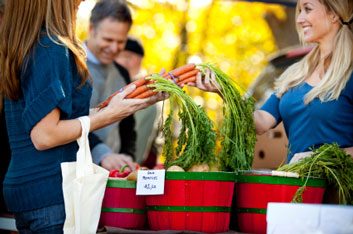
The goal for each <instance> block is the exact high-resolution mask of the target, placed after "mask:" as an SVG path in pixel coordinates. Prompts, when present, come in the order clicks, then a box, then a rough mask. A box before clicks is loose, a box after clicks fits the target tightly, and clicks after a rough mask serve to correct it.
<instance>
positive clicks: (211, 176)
mask: <svg viewBox="0 0 353 234" xmlns="http://www.w3.org/2000/svg"><path fill="white" fill-rule="evenodd" d="M165 179H166V180H208V181H209V180H211V181H230V182H235V179H236V173H234V172H224V171H215V172H213V171H210V172H184V171H166V174H165Z"/></svg>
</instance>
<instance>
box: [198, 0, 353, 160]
mask: <svg viewBox="0 0 353 234" xmlns="http://www.w3.org/2000/svg"><path fill="white" fill-rule="evenodd" d="M296 12H297V16H296V24H297V31H298V33H299V36H300V38H301V39H302V41H303V42H304V43H313V44H314V45H315V47H314V49H313V50H312V51H311V52H310V53H309V54H308V55H307V56H306V57H304V58H303V59H302V60H301V61H299V62H298V63H296V64H294V65H292V66H291V67H289V68H288V69H287V70H286V71H285V72H284V73H283V74H282V75H281V77H279V79H278V80H277V81H276V82H275V90H276V92H275V93H273V94H272V96H271V97H270V98H269V99H268V100H267V101H266V103H265V104H264V105H263V106H262V108H261V109H260V110H257V111H255V113H254V121H255V125H256V131H257V133H258V134H262V133H264V132H266V131H268V130H269V129H271V128H274V127H275V126H276V125H277V124H279V123H280V122H281V121H283V124H284V127H285V130H286V133H287V136H288V140H289V154H288V161H291V162H294V161H297V160H299V159H300V158H302V157H306V156H309V155H310V153H311V152H310V149H311V148H312V147H314V148H315V147H319V146H321V145H322V144H324V143H334V142H336V143H338V144H339V145H340V146H341V147H342V148H344V149H345V150H346V151H347V152H348V153H349V154H351V155H353V78H352V77H353V75H352V71H353V31H352V28H353V1H352V0H298V3H297V8H296ZM213 80H214V75H213V74H210V73H209V74H207V75H206V79H204V80H202V79H201V76H200V75H199V76H198V79H197V84H196V85H197V86H198V87H199V88H201V89H204V90H208V91H215V90H216V88H215V85H213V84H214V83H213V82H212V81H213Z"/></svg>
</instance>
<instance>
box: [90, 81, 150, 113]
mask: <svg viewBox="0 0 353 234" xmlns="http://www.w3.org/2000/svg"><path fill="white" fill-rule="evenodd" d="M146 82H147V80H146V79H145V78H141V79H138V80H135V81H134V82H131V83H130V84H128V85H126V86H125V87H123V88H122V89H119V90H118V91H116V92H114V93H113V94H112V95H110V96H109V97H108V98H107V99H105V100H104V101H103V102H101V103H99V104H98V106H97V108H98V110H100V109H102V108H104V107H106V106H108V104H109V102H110V101H111V100H112V98H113V97H114V96H115V95H117V94H118V93H120V92H121V91H122V90H124V89H126V88H127V87H128V86H129V85H132V84H134V85H136V89H137V87H140V86H141V85H144V84H145V83H146ZM134 91H135V90H134ZM134 91H133V92H134Z"/></svg>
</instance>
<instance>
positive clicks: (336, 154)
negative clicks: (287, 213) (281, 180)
mask: <svg viewBox="0 0 353 234" xmlns="http://www.w3.org/2000/svg"><path fill="white" fill-rule="evenodd" d="M277 170H279V171H290V172H296V173H298V174H299V175H300V176H301V177H306V178H307V179H306V181H305V184H304V185H303V186H302V187H300V188H299V189H298V191H297V193H296V195H295V196H294V198H293V201H294V202H301V201H302V194H303V192H304V190H305V186H306V182H307V181H308V179H309V177H318V178H323V179H326V180H327V181H328V183H329V184H331V185H333V186H334V187H335V188H337V189H338V195H339V203H340V204H349V205H353V158H352V156H351V155H349V154H347V153H346V152H345V151H344V150H343V149H341V148H340V147H339V146H338V145H337V144H324V145H322V146H321V147H320V148H318V149H314V150H313V153H312V155H311V156H310V157H307V158H303V159H301V160H299V161H298V162H296V163H293V164H287V165H284V166H281V167H280V168H278V169H277Z"/></svg>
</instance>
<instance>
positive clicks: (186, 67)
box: [172, 63, 196, 76]
mask: <svg viewBox="0 0 353 234" xmlns="http://www.w3.org/2000/svg"><path fill="white" fill-rule="evenodd" d="M195 67H196V66H195V64H193V63H189V64H186V65H183V66H181V67H178V68H177V69H175V70H173V71H172V74H173V76H180V75H182V74H184V73H187V72H188V71H191V70H194V69H195Z"/></svg>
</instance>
